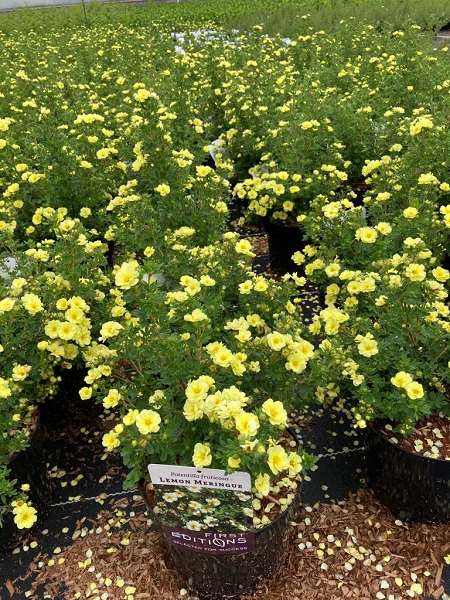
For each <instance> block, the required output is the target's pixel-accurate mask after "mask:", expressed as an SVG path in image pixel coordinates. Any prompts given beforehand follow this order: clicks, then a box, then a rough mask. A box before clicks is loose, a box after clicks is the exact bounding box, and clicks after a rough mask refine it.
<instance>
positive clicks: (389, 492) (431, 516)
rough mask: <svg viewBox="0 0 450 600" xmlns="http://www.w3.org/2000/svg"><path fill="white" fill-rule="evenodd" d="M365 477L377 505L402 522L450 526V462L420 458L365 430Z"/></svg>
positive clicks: (379, 432)
mask: <svg viewBox="0 0 450 600" xmlns="http://www.w3.org/2000/svg"><path fill="white" fill-rule="evenodd" d="M367 433H368V440H367V441H368V451H367V474H368V483H369V486H370V487H371V488H372V490H373V491H374V493H375V495H376V496H377V497H378V499H379V500H380V502H382V503H383V504H385V505H386V506H387V507H388V508H389V509H390V511H391V512H392V513H393V514H394V515H396V516H397V517H399V518H400V519H402V520H404V521H418V522H422V523H448V522H450V461H448V460H440V459H434V458H427V457H426V456H420V455H418V454H415V453H413V452H408V451H407V450H404V449H403V448H401V447H400V446H398V445H397V444H394V443H392V442H390V441H389V439H388V438H387V436H386V435H385V434H383V433H382V432H381V431H380V430H379V429H378V428H377V427H370V428H369V429H368V432H367Z"/></svg>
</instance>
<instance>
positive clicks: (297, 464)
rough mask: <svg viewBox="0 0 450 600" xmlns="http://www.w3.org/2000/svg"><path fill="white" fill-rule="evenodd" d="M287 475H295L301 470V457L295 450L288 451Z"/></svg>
mask: <svg viewBox="0 0 450 600" xmlns="http://www.w3.org/2000/svg"><path fill="white" fill-rule="evenodd" d="M288 465H289V466H288V468H289V477H295V476H296V475H298V474H299V473H300V471H301V470H302V459H301V457H300V456H299V455H298V454H297V452H289V456H288Z"/></svg>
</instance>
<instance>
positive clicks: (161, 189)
mask: <svg viewBox="0 0 450 600" xmlns="http://www.w3.org/2000/svg"><path fill="white" fill-rule="evenodd" d="M154 190H155V192H158V194H159V195H160V196H162V197H164V196H167V195H168V194H170V185H168V184H167V183H160V184H159V185H157V186H156V187H155V188H154Z"/></svg>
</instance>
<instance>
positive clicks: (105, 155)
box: [96, 148, 111, 160]
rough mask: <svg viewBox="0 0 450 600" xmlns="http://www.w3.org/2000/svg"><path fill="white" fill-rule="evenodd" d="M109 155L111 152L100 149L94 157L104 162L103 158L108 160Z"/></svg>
mask: <svg viewBox="0 0 450 600" xmlns="http://www.w3.org/2000/svg"><path fill="white" fill-rule="evenodd" d="M110 154H111V150H110V149H109V148H100V150H97V153H96V156H97V158H98V159H99V160H104V159H105V158H108V156H109V155H110Z"/></svg>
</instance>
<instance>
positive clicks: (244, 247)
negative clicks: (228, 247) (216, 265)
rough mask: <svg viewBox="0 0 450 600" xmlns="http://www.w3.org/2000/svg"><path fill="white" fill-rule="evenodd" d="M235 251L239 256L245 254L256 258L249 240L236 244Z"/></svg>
mask: <svg viewBox="0 0 450 600" xmlns="http://www.w3.org/2000/svg"><path fill="white" fill-rule="evenodd" d="M234 249H235V250H236V252H237V253H238V254H245V255H246V256H255V254H254V253H253V252H252V245H251V243H250V242H249V241H248V240H239V241H238V242H237V243H236V244H235V246H234Z"/></svg>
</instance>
